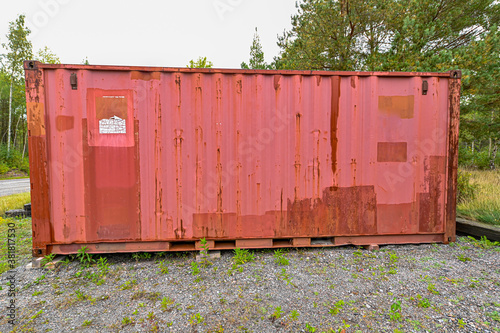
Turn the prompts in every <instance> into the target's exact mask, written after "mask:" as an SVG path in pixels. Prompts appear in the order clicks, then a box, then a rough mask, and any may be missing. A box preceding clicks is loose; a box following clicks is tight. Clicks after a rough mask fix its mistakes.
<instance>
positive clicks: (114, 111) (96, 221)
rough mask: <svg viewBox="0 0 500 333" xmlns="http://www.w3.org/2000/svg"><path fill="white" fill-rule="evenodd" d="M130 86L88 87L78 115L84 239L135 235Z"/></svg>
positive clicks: (135, 159)
mask: <svg viewBox="0 0 500 333" xmlns="http://www.w3.org/2000/svg"><path fill="white" fill-rule="evenodd" d="M132 96H133V95H132V91H131V90H102V89H88V91H87V119H83V127H84V128H83V135H84V138H83V148H84V154H83V155H84V170H85V171H84V178H85V211H86V239H87V241H89V242H91V241H109V240H139V239H140V234H141V233H140V217H139V157H138V142H137V140H138V139H137V138H138V135H137V126H136V123H135V121H134V108H133V101H132Z"/></svg>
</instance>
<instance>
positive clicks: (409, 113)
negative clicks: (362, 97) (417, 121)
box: [378, 95, 415, 119]
mask: <svg viewBox="0 0 500 333" xmlns="http://www.w3.org/2000/svg"><path fill="white" fill-rule="evenodd" d="M414 100H415V97H414V96H413V95H409V96H379V97H378V110H379V112H380V113H383V114H386V115H389V116H398V117H400V118H401V119H411V118H413V108H414Z"/></svg>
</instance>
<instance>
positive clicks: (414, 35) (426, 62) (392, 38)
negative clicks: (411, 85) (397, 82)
mask: <svg viewBox="0 0 500 333" xmlns="http://www.w3.org/2000/svg"><path fill="white" fill-rule="evenodd" d="M499 6H500V5H499V4H498V3H496V2H495V0H469V1H463V0H439V1H436V0H338V1H337V0H303V1H302V2H301V3H300V5H298V9H299V13H298V14H297V15H294V16H292V29H291V30H290V31H285V32H284V34H283V35H282V36H281V37H279V39H278V45H279V46H280V48H281V54H280V57H279V60H280V66H281V67H282V68H290V69H295V68H296V69H321V70H409V71H427V70H436V69H440V65H441V64H443V63H445V64H449V63H450V61H451V60H452V59H453V55H454V53H455V51H456V50H458V49H460V48H461V47H465V46H468V45H470V43H471V42H473V41H474V40H476V38H478V37H479V36H480V35H481V34H482V33H483V32H484V31H487V30H488V29H489V28H490V27H491V26H492V25H493V23H494V22H498V13H499ZM495 20H496V21H495Z"/></svg>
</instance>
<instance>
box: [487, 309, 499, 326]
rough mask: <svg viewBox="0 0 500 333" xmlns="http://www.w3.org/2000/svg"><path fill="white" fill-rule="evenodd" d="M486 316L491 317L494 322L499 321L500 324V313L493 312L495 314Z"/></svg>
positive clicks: (491, 313)
mask: <svg viewBox="0 0 500 333" xmlns="http://www.w3.org/2000/svg"><path fill="white" fill-rule="evenodd" d="M486 315H487V316H488V317H490V318H491V319H493V320H494V321H498V322H499V323H500V312H498V311H493V312H490V313H487V314H486Z"/></svg>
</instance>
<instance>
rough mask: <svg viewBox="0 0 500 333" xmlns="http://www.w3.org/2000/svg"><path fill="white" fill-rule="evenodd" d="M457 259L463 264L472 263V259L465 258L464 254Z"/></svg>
mask: <svg viewBox="0 0 500 333" xmlns="http://www.w3.org/2000/svg"><path fill="white" fill-rule="evenodd" d="M457 259H458V260H460V261H462V262H467V261H471V258H469V257H466V256H464V255H463V254H461V255H459V256H457Z"/></svg>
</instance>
